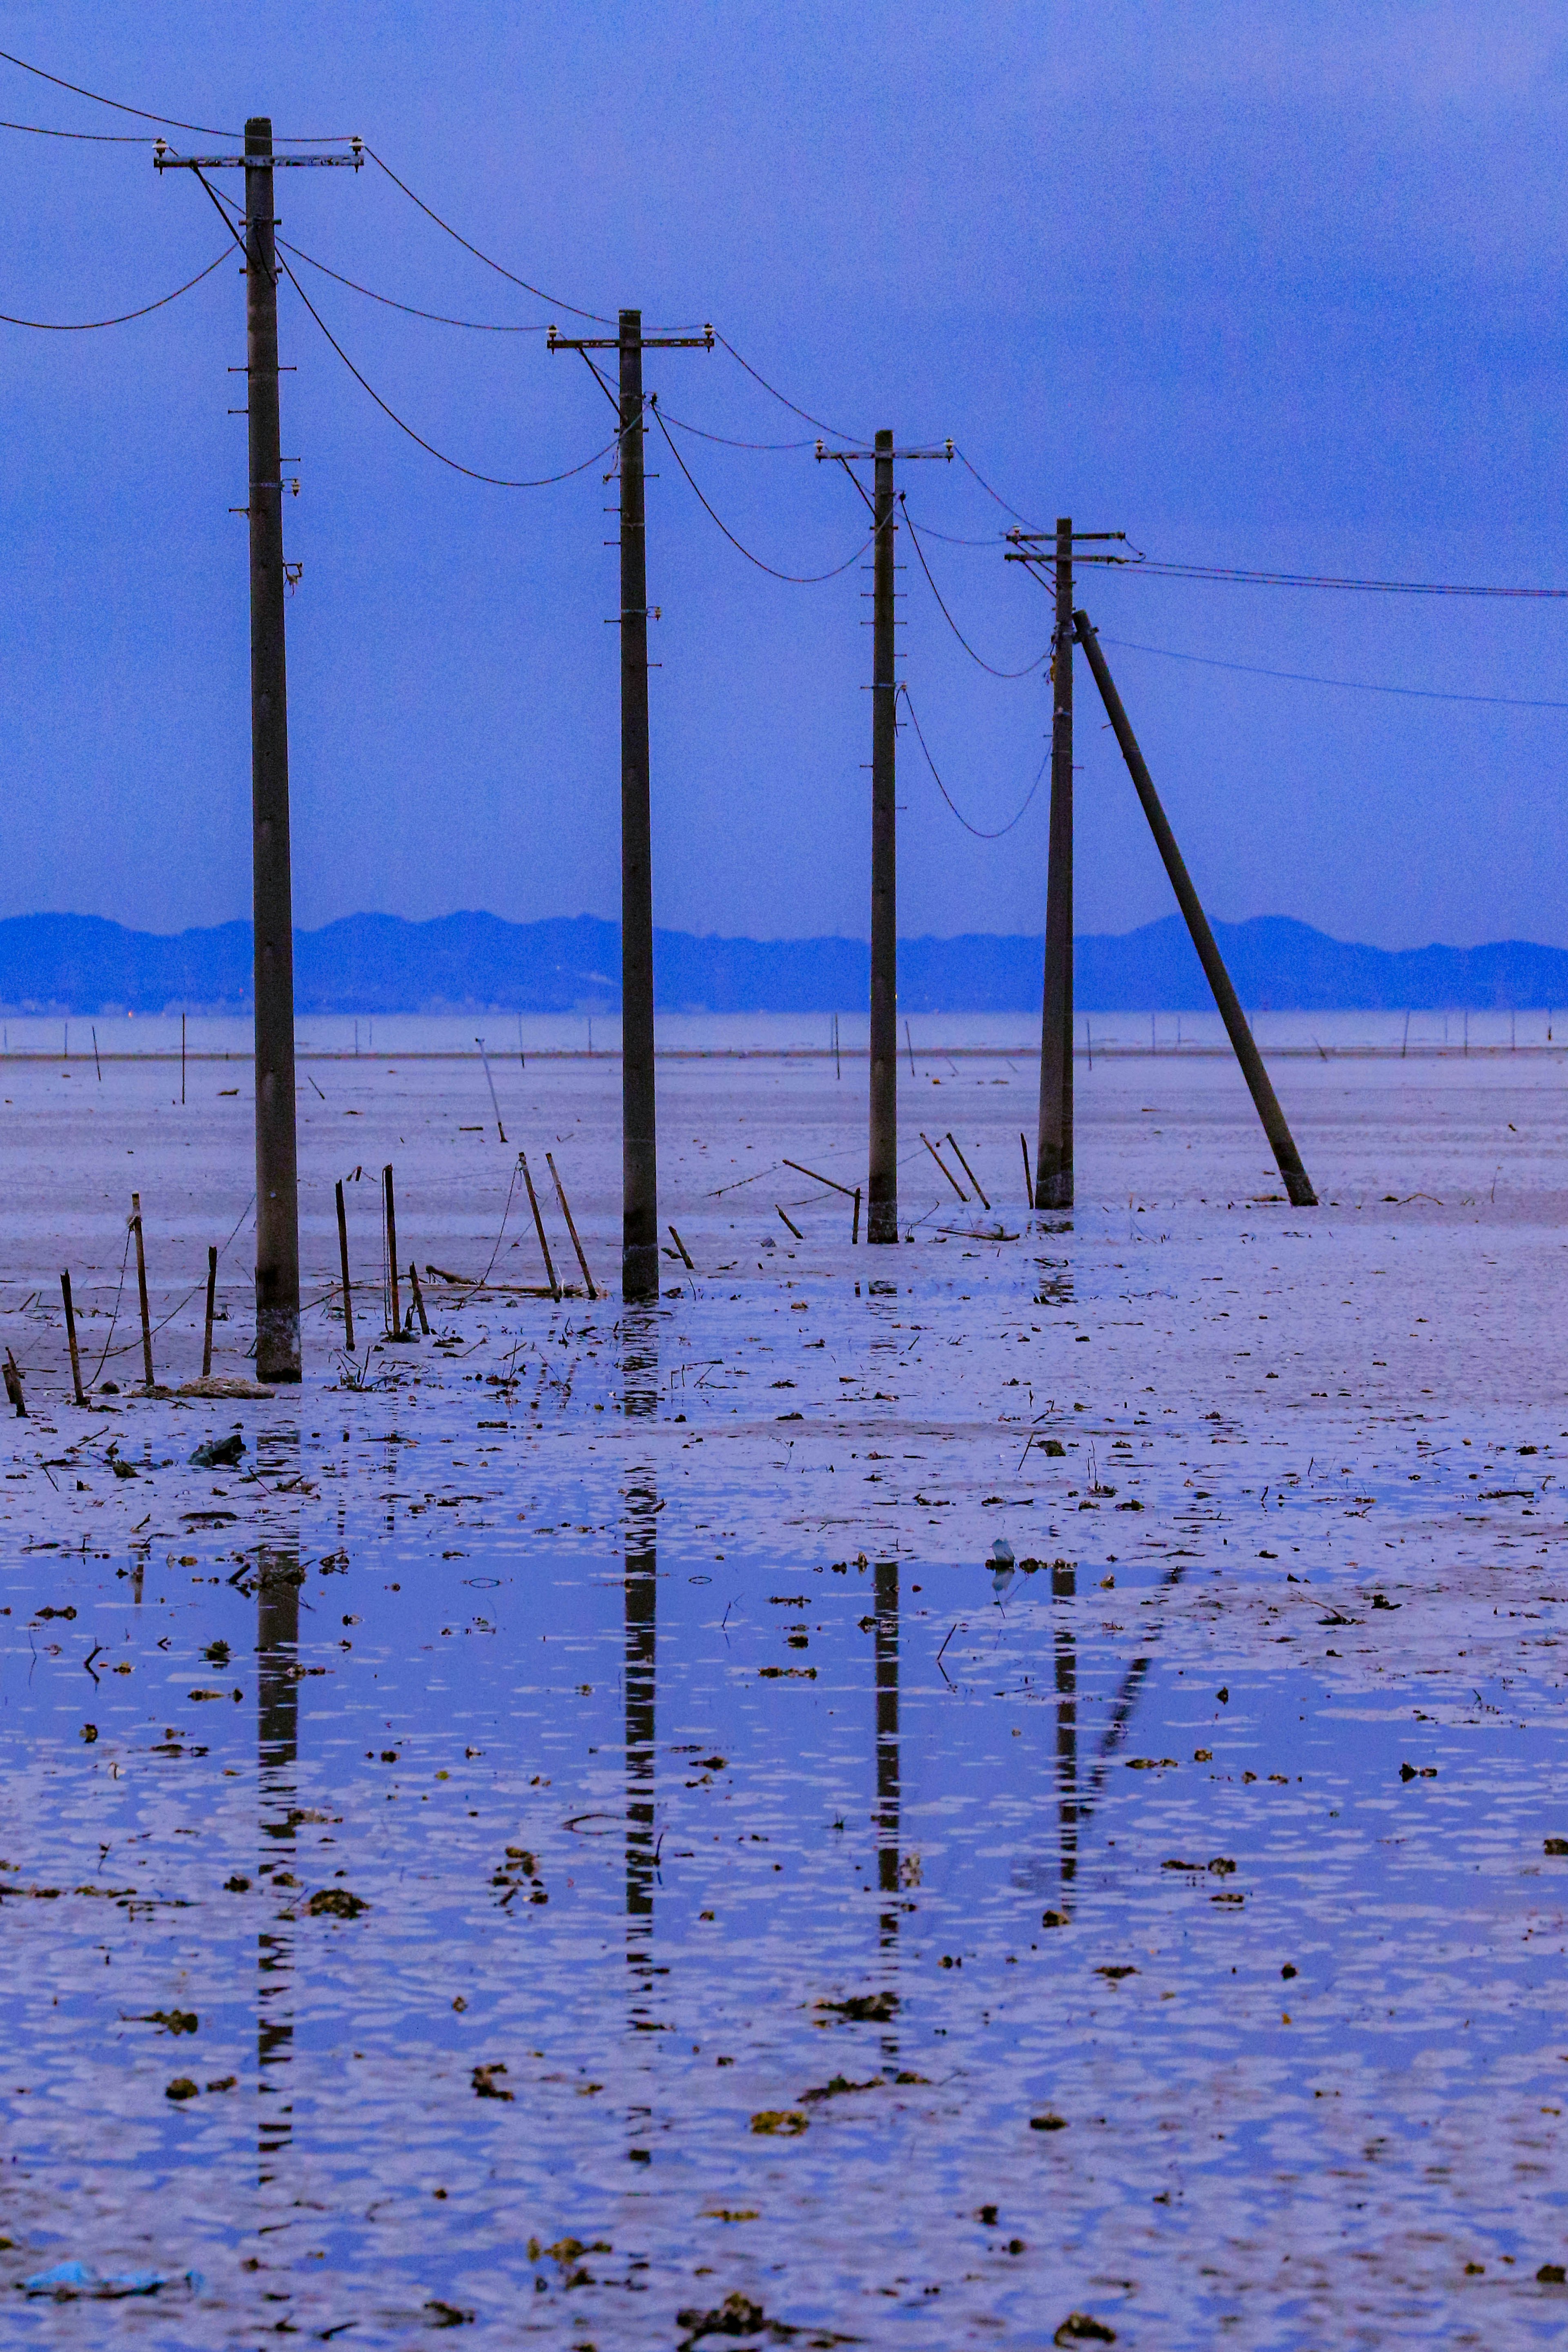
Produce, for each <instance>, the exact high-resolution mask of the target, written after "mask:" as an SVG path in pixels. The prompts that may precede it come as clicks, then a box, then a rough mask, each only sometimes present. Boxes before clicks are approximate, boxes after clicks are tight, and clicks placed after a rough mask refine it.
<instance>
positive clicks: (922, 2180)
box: [0, 1492, 1568, 2352]
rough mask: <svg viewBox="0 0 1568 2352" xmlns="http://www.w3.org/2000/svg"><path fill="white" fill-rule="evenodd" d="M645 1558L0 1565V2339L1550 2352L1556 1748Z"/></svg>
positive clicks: (871, 1584) (1534, 1699)
mask: <svg viewBox="0 0 1568 2352" xmlns="http://www.w3.org/2000/svg"><path fill="white" fill-rule="evenodd" d="M658 1526H659V1519H658V1510H657V1507H656V1505H655V1498H654V1496H652V1495H651V1493H650V1494H644V1495H638V1494H637V1493H635V1492H634V1493H633V1494H632V1495H631V1496H629V1501H628V1513H627V1533H626V1546H625V1549H623V1550H622V1551H620V1552H618V1553H616V1554H614V1555H608V1554H607V1555H605V1556H604V1557H602V1558H600V1559H597V1560H585V1559H584V1558H583V1557H582V1556H581V1555H578V1556H575V1557H573V1558H565V1557H561V1556H555V1557H551V1556H547V1555H546V1554H545V1553H544V1551H543V1549H542V1547H540V1546H538V1545H537V1544H535V1546H534V1548H533V1549H529V1550H527V1551H524V1550H523V1549H521V1543H522V1539H521V1538H516V1539H508V1538H494V1539H492V1548H491V1549H488V1550H487V1549H483V1548H482V1547H481V1545H480V1544H479V1542H478V1541H476V1540H474V1539H473V1538H470V1546H469V1549H468V1552H467V1554H466V1555H465V1556H463V1557H462V1558H460V1559H449V1560H443V1559H440V1558H439V1557H438V1556H437V1552H436V1551H435V1549H433V1548H432V1549H427V1550H422V1549H415V1548H413V1547H411V1546H410V1545H409V1544H408V1543H407V1541H406V1540H393V1539H391V1538H388V1539H387V1540H386V1541H385V1542H384V1544H383V1545H382V1546H380V1547H379V1548H378V1547H377V1546H376V1545H375V1544H374V1543H367V1544H365V1545H363V1546H362V1547H361V1548H360V1549H358V1550H356V1551H355V1552H354V1554H353V1557H352V1559H350V1558H347V1557H345V1556H342V1555H340V1556H336V1557H329V1558H328V1559H326V1560H324V1561H322V1560H320V1559H308V1560H306V1561H305V1562H304V1563H303V1564H300V1562H299V1561H298V1560H297V1559H296V1557H295V1555H293V1554H291V1553H289V1552H288V1551H282V1550H276V1551H272V1552H265V1553H261V1554H256V1553H250V1554H248V1555H247V1556H246V1557H245V1558H244V1559H240V1560H238V1561H237V1560H235V1559H234V1558H233V1557H232V1556H223V1557H216V1556H205V1555H204V1556H201V1557H197V1556H195V1554H192V1553H187V1554H185V1555H184V1556H180V1555H165V1556H164V1557H163V1559H153V1560H151V1561H149V1562H148V1564H147V1565H146V1566H145V1568H144V1569H143V1570H141V1571H140V1572H138V1571H135V1570H132V1569H130V1568H129V1567H127V1565H126V1564H125V1562H124V1561H123V1559H120V1560H116V1559H104V1558H93V1557H90V1556H89V1557H85V1558H84V1557H82V1556H80V1555H78V1557H77V1558H75V1559H61V1558H58V1557H47V1558H45V1557H22V1558H13V1559H10V1560H9V1561H8V1563H7V1564H6V1566H5V1571H4V1579H3V1583H4V1601H5V1605H6V1606H7V1608H8V1611H9V1613H8V1615H7V1616H5V1618H3V1619H0V1627H3V1628H4V1635H5V1658H4V1674H3V1681H0V1692H3V1696H4V1706H3V1708H0V1742H3V1751H0V1761H3V1768H4V1769H3V1778H0V1790H3V1799H0V1801H3V1804H4V1817H5V1826H4V1836H3V1841H0V1845H3V1853H4V1864H5V1866H4V1870H3V1871H0V1889H3V1893H0V1936H3V1937H4V1947H5V1971H4V1979H3V1981H4V2001H5V2032H6V2051H5V2066H4V2071H3V2074H0V2095H3V2097H4V2111H5V2148H4V2158H5V2169H4V2174H3V2179H4V2200H5V2202H4V2212H3V2214H0V2228H3V2229H4V2233H5V2240H6V2246H5V2265H6V2275H8V2276H9V2278H10V2279H11V2280H12V2281H14V2282H15V2283H16V2284H13V2285H12V2286H11V2287H10V2288H9V2290H8V2292H9V2296H10V2301H9V2306H8V2309H7V2314H6V2335H7V2338H8V2340H13V2341H16V2342H18V2343H21V2342H27V2341H37V2342H48V2343H64V2344H76V2343H80V2344H83V2345H95V2346H96V2345H100V2344H102V2343H105V2342H118V2341H121V2340H124V2341H128V2342H129V2341H135V2342H144V2343H151V2344H160V2345H170V2346H182V2347H183V2346H187V2345H188V2346H206V2345H242V2344H247V2343H251V2342H254V2341H257V2340H258V2339H259V2338H261V2337H262V2336H268V2335H271V2334H273V2333H282V2334H289V2333H295V2334H300V2335H302V2336H310V2337H315V2338H319V2339H330V2340H332V2341H336V2340H337V2339H338V2337H339V2336H343V2337H344V2338H345V2339H348V2340H352V2341H353V2342H355V2343H359V2344H363V2345H367V2346H369V2345H382V2344H398V2343H403V2342H405V2341H409V2340H415V2339H418V2338H421V2337H422V2336H423V2334H424V2332H425V2331H426V2330H427V2329H429V2328H432V2327H435V2326H453V2327H457V2326H471V2327H472V2329H473V2330H474V2333H475V2336H476V2338H478V2337H479V2336H488V2337H489V2339H490V2340H493V2341H495V2342H497V2343H515V2342H520V2341H525V2340H526V2341H533V2340H535V2339H537V2340H538V2341H540V2342H541V2343H542V2344H544V2345H550V2346H554V2345H559V2346H561V2347H585V2346H590V2345H592V2346H595V2347H599V2352H609V2347H644V2346H647V2347H662V2346H674V2345H677V2344H681V2343H701V2342H712V2343H719V2342H723V2341H731V2340H738V2341H747V2342H752V2343H775V2342H777V2343H782V2342H797V2343H803V2344H823V2343H829V2342H844V2341H850V2340H855V2341H860V2342H865V2343H869V2344H893V2343H899V2344H904V2343H908V2344H910V2345H926V2346H931V2347H945V2346H950V2345H954V2344H979V2343H998V2342H999V2343H1014V2344H1019V2345H1034V2344H1046V2343H1049V2342H1051V2341H1052V2339H1053V2337H1054V2336H1058V2330H1060V2329H1061V2328H1062V2327H1063V2324H1064V2323H1068V2322H1069V2321H1070V2315H1073V2314H1079V2315H1081V2317H1080V2320H1079V2329H1080V2332H1079V2334H1078V2335H1074V2334H1073V2333H1071V2332H1070V2331H1069V2332H1068V2333H1065V2334H1062V2335H1061V2336H1059V2340H1061V2341H1063V2342H1074V2341H1079V2340H1083V2341H1095V2340H1100V2341H1105V2340H1110V2339H1109V2338H1108V2337H1107V2336H1100V2337H1095V2336H1085V2335H1083V2334H1082V2333H1081V2329H1082V2326H1083V2323H1084V2321H1085V2320H1089V2319H1092V2320H1093V2321H1094V2322H1095V2323H1096V2324H1097V2325H1098V2326H1100V2328H1101V2329H1105V2330H1111V2331H1114V2336H1115V2340H1116V2341H1118V2342H1121V2343H1124V2344H1133V2345H1138V2344H1142V2345H1160V2346H1168V2345H1176V2344H1181V2345H1186V2344H1192V2345H1206V2344H1209V2343H1212V2342H1215V2341H1219V2340H1233V2341H1236V2342H1238V2343H1245V2344H1257V2345H1268V2346H1280V2345H1303V2346H1307V2345H1317V2344H1330V2343H1332V2344H1367V2345H1373V2344H1384V2343H1388V2342H1410V2343H1430V2342H1436V2341H1442V2342H1446V2343H1450V2342H1451V2343H1461V2342H1477V2343H1483V2342H1484V2343H1487V2344H1497V2343H1508V2342H1516V2341H1517V2342H1521V2343H1523V2342H1536V2341H1540V2342H1548V2341H1554V2340H1558V2339H1559V2337H1560V2335H1561V2332H1562V2330H1563V2326H1564V2325H1565V2324H1568V2289H1564V2288H1562V2287H1559V2286H1557V2285H1555V2284H1553V2283H1552V2281H1551V2280H1550V2278H1548V2279H1547V2280H1544V2281H1542V2280H1541V2279H1539V2278H1538V2276H1537V2273H1538V2272H1539V2271H1540V2270H1541V2269H1542V2265H1550V2264H1552V2263H1559V2262H1561V2261H1562V2260H1563V2251H1564V2238H1565V2235H1568V2232H1565V2231H1564V2225H1563V2210H1562V2207H1563V2198H1562V2179H1561V2159H1560V2149H1561V2134H1562V2112H1563V2106H1564V2105H1565V2104H1568V2030H1565V2027H1564V2022H1563V2017H1562V1995H1563V1946H1564V1940H1565V1937H1564V1899H1563V1898H1564V1893H1565V1885H1568V1882H1565V1881H1564V1878H1563V1873H1564V1872H1568V1859H1557V1858H1554V1857H1552V1856H1550V1855H1548V1854H1547V1853H1545V1852H1544V1851H1543V1848H1544V1842H1545V1839H1546V1838H1547V1837H1549V1836H1551V1835H1552V1834H1553V1833H1554V1832H1560V1831H1563V1830H1564V1829H1568V1802H1564V1803H1563V1804H1562V1805H1561V1806H1560V1805H1559V1801H1558V1800H1559V1791H1560V1790H1562V1787H1563V1763H1564V1758H1563V1737H1562V1731H1561V1727H1560V1723H1559V1718H1558V1713H1557V1707H1556V1701H1555V1695H1554V1694H1552V1693H1551V1692H1549V1691H1547V1690H1545V1689H1544V1687H1532V1686H1531V1685H1530V1684H1529V1683H1528V1682H1526V1681H1525V1680H1523V1679H1522V1678H1521V1677H1517V1676H1516V1677H1514V1678H1513V1680H1512V1682H1511V1685H1510V1689H1509V1691H1508V1693H1507V1704H1506V1712H1505V1711H1501V1710H1500V1709H1499V1708H1498V1707H1497V1706H1495V1705H1489V1704H1488V1702H1487V1701H1486V1700H1485V1699H1484V1698H1483V1697H1482V1696H1481V1695H1480V1694H1479V1693H1472V1692H1471V1691H1470V1690H1469V1689H1468V1688H1467V1687H1466V1686H1465V1685H1463V1684H1462V1683H1460V1682H1458V1681H1456V1682H1455V1683H1454V1684H1453V1685H1452V1686H1451V1687H1449V1686H1447V1685H1440V1684H1438V1683H1436V1682H1434V1683H1431V1684H1430V1685H1428V1686H1427V1687H1426V1689H1425V1690H1424V1693H1423V1696H1422V1702H1421V1704H1420V1705H1419V1706H1413V1705H1412V1704H1411V1703H1410V1700H1409V1697H1408V1693H1404V1694H1398V1695H1396V1694H1394V1693H1392V1692H1390V1693H1388V1694H1387V1695H1386V1696H1384V1694H1379V1695H1378V1696H1377V1698H1376V1699H1375V1700H1373V1699H1368V1700H1366V1701H1365V1702H1364V1703H1358V1702H1357V1701H1356V1700H1355V1699H1354V1697H1353V1696H1347V1695H1346V1693H1345V1691H1344V1690H1343V1689H1342V1687H1338V1686H1333V1685H1329V1684H1327V1683H1325V1682H1324V1681H1323V1680H1322V1679H1321V1677H1320V1676H1319V1675H1314V1674H1313V1673H1312V1672H1311V1671H1310V1670H1308V1669H1306V1668H1305V1667H1304V1665H1303V1664H1301V1663H1300V1662H1299V1661H1293V1662H1292V1664H1291V1666H1290V1667H1289V1669H1287V1670H1281V1671H1279V1672H1277V1673H1276V1672H1268V1671H1265V1670H1263V1669H1262V1668H1260V1666H1259V1665H1258V1663H1257V1655H1258V1654H1257V1649H1256V1645H1253V1646H1252V1648H1251V1651H1250V1657H1246V1656H1243V1655H1241V1654H1235V1655H1231V1656H1227V1654H1226V1647H1225V1632H1224V1624H1223V1618H1222V1619H1221V1620H1219V1621H1218V1622H1215V1620H1214V1618H1213V1614H1212V1612H1208V1613H1207V1614H1206V1615H1205V1612H1202V1611H1201V1610H1198V1611H1196V1612H1195V1613H1194V1602H1195V1601H1196V1600H1198V1599H1201V1595H1194V1591H1193V1589H1192V1588H1191V1587H1189V1586H1187V1585H1185V1584H1184V1583H1183V1582H1182V1580H1181V1573H1180V1572H1181V1566H1182V1564H1181V1563H1179V1562H1178V1563H1174V1564H1173V1567H1172V1568H1170V1569H1168V1570H1165V1571H1164V1572H1163V1577H1162V1576H1161V1574H1160V1573H1159V1572H1158V1571H1154V1570H1151V1571H1146V1572H1139V1574H1140V1576H1141V1580H1135V1581H1134V1583H1133V1585H1132V1588H1131V1590H1129V1588H1128V1584H1127V1581H1126V1579H1127V1575H1128V1571H1126V1570H1121V1571H1120V1573H1121V1577H1122V1582H1121V1585H1120V1586H1116V1587H1112V1588H1110V1591H1106V1590H1104V1589H1102V1588H1101V1586H1100V1580H1099V1573H1098V1572H1097V1571H1095V1570H1091V1569H1089V1568H1087V1567H1083V1566H1079V1567H1078V1568H1077V1569H1068V1568H1066V1567H1065V1566H1058V1568H1057V1569H1056V1570H1054V1571H1053V1570H1052V1569H1051V1568H1050V1567H1049V1566H1048V1565H1047V1567H1046V1568H1045V1569H1044V1570H1041V1571H1039V1572H1037V1573H1034V1574H1024V1573H1020V1574H1018V1575H1016V1576H1015V1577H1013V1578H1012V1579H1011V1580H1010V1581H1008V1580H1003V1589H1002V1590H1001V1591H996V1590H995V1589H994V1580H993V1579H992V1577H991V1576H990V1575H989V1574H987V1573H986V1572H985V1571H984V1570H981V1569H978V1568H968V1567H927V1568H921V1567H919V1566H912V1565H911V1564H910V1563H909V1562H908V1561H905V1562H903V1563H900V1565H898V1566H892V1565H882V1566H879V1565H877V1564H875V1563H869V1564H865V1565H862V1564H861V1563H860V1562H859V1561H858V1559H857V1560H852V1561H848V1562H840V1563H837V1564H834V1563H833V1562H831V1561H830V1560H828V1559H819V1560H810V1561H805V1562H803V1561H800V1560H798V1559H797V1560H795V1561H793V1562H781V1563H775V1564H773V1565H771V1566H769V1565H763V1566H761V1567H759V1566H757V1565H756V1564H755V1563H754V1562H751V1561H748V1562H747V1563H746V1564H745V1565H744V1566H743V1567H742V1568H739V1569H736V1568H733V1567H731V1566H730V1565H729V1564H727V1563H725V1562H723V1561H718V1560H714V1559H712V1557H711V1555H709V1556H708V1557H707V1558H706V1559H702V1560H700V1559H697V1558H695V1557H693V1558H690V1559H687V1558H682V1557H673V1556H670V1554H669V1553H668V1549H667V1551H666V1552H665V1553H664V1554H661V1553H660V1551H659V1550H658V1547H657V1542H656V1537H657V1532H658ZM1112 1596H1114V1597H1112ZM1111 1607H1114V1608H1116V1609H1117V1610H1118V1611H1119V1612H1120V1615H1119V1617H1118V1618H1116V1619H1111V1618H1110V1617H1109V1616H1108V1615H1107V1612H1108V1610H1109V1609H1110V1608H1111ZM50 1612H53V1613H50ZM60 1612H65V1613H64V1614H62V1613H60ZM72 1612H74V1613H72ZM1183 1612H1185V1613H1183ZM1328 1638H1329V1639H1330V1640H1332V1639H1333V1638H1335V1637H1334V1636H1333V1634H1330V1636H1329V1637H1328ZM84 1665H86V1666H87V1668H88V1671H85V1672H84ZM1467 1709H1468V1714H1467V1712H1466V1710H1467ZM1438 1717H1442V1719H1441V1720H1438V1719H1437V1718H1438ZM1205 1751H1206V1753H1205ZM71 2264H77V2265H79V2266H80V2267H79V2269H78V2270H75V2271H72V2270H70V2269H69V2267H68V2266H69V2265H71ZM61 2265H66V2266H67V2268H66V2269H65V2270H64V2271H61V2270H60V2268H59V2266H61ZM51 2274H52V2275H54V2276H55V2277H56V2280H57V2284H56V2285H55V2286H54V2288H53V2289H52V2290H50V2289H49V2288H48V2287H47V2284H46V2285H45V2286H44V2287H42V2288H40V2287H37V2286H36V2287H35V2288H34V2290H33V2291H32V2292H31V2293H29V2292H28V2291H27V2289H26V2285H25V2284H24V2283H25V2282H26V2281H28V2280H33V2281H38V2280H40V2279H42V2280H44V2281H45V2282H46V2283H47V2280H48V2279H49V2277H50V2276H51ZM149 2274H151V2276H152V2278H155V2279H158V2280H161V2281H162V2282H163V2283H162V2284H157V2285H156V2286H153V2287H152V2288H151V2291H148V2292H142V2293H139V2294H128V2293H116V2294H115V2295H114V2297H113V2299H112V2300H108V2299H106V2295H107V2292H108V2290H109V2289H110V2288H111V2287H113V2286H114V2285H115V2283H116V2282H117V2281H118V2282H121V2283H124V2282H129V2283H131V2284H140V2285H141V2286H142V2287H143V2288H147V2287H149V2285H150V2279H149Z"/></svg>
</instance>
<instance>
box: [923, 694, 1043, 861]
mask: <svg viewBox="0 0 1568 2352" xmlns="http://www.w3.org/2000/svg"><path fill="white" fill-rule="evenodd" d="M899 692H900V695H902V697H903V701H904V709H906V710H907V711H908V712H909V714H910V725H911V726H912V727H913V729H914V730H915V739H916V740H917V741H918V743H919V744H920V747H921V751H923V752H924V754H925V763H926V766H927V767H928V768H929V769H930V770H931V780H932V782H934V783H935V785H936V788H937V790H938V792H939V793H941V794H942V799H943V800H944V801H945V802H946V803H947V804H948V807H949V808H950V809H951V810H952V814H953V815H954V816H955V817H956V818H957V819H958V822H959V824H961V825H962V826H963V829H964V831H965V833H972V834H973V835H974V837H975V839H976V840H977V841H1000V840H1001V838H1002V836H1003V835H1004V834H1005V833H1011V832H1012V830H1013V828H1014V826H1015V825H1016V824H1022V823H1023V820H1024V818H1025V816H1026V814H1027V813H1028V808H1029V803H1030V802H1031V801H1032V800H1033V799H1034V797H1035V794H1036V793H1037V792H1038V791H1039V789H1040V784H1041V782H1042V780H1043V778H1044V776H1045V772H1046V770H1047V767H1048V766H1049V765H1050V759H1051V747H1050V745H1049V744H1048V743H1047V746H1046V752H1045V757H1044V759H1043V760H1042V761H1040V764H1039V766H1038V768H1037V770H1036V771H1035V781H1034V782H1033V783H1032V784H1031V785H1030V786H1029V789H1028V791H1027V792H1026V793H1025V795H1024V799H1023V803H1022V805H1021V806H1020V807H1019V809H1018V811H1017V814H1016V815H1014V816H1010V817H1009V818H1008V820H1007V822H1006V824H999V825H997V826H996V827H995V828H994V830H991V831H988V830H987V828H986V827H985V826H984V825H979V824H971V823H970V821H969V819H968V818H967V817H966V816H965V815H964V814H963V810H962V809H961V808H960V807H959V805H958V803H957V802H956V801H955V800H954V799H953V797H952V793H950V792H949V791H948V789H947V786H946V785H945V784H944V783H943V782H942V775H941V772H940V771H939V770H938V767H937V764H936V761H934V760H933V759H932V758H931V746H930V744H929V743H928V742H927V741H926V739H925V735H924V732H923V730H922V729H921V722H920V720H919V719H918V718H917V717H916V716H915V706H914V704H913V703H912V702H911V701H910V689H909V688H908V686H907V685H906V684H905V683H904V681H903V680H902V679H901V678H900V681H899Z"/></svg>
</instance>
